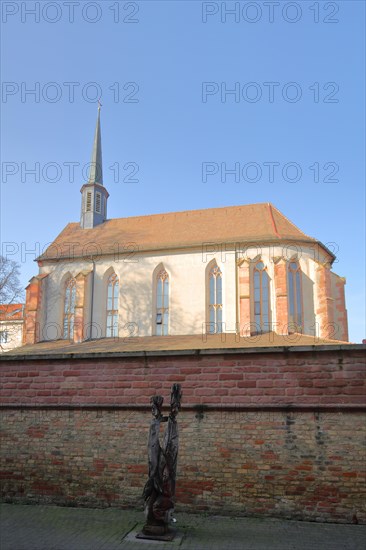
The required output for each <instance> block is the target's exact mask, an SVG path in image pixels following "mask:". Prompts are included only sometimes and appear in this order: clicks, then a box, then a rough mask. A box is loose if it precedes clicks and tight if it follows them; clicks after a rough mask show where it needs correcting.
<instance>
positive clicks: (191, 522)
mask: <svg viewBox="0 0 366 550" xmlns="http://www.w3.org/2000/svg"><path fill="white" fill-rule="evenodd" d="M177 520H178V522H177V524H176V527H177V529H178V532H179V538H178V539H177V540H175V541H173V542H172V543H169V542H150V541H142V540H139V539H136V538H135V536H134V533H135V532H137V531H138V530H139V529H140V528H141V524H142V522H143V514H142V512H141V511H138V510H121V509H118V508H104V509H89V508H66V507H57V506H38V505H20V504H1V505H0V529H1V530H0V549H1V550H167V549H171V550H174V549H177V550H178V549H179V550H205V549H210V550H365V549H366V544H365V541H366V525H349V524H330V523H316V522H314V523H311V522H300V521H287V520H282V519H274V518H252V517H251V518H246V517H227V516H212V515H211V516H210V515H198V514H186V513H182V514H178V515H177Z"/></svg>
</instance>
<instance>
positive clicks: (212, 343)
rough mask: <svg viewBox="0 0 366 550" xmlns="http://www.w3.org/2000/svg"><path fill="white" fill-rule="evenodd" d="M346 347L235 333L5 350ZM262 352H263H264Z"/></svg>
mask: <svg viewBox="0 0 366 550" xmlns="http://www.w3.org/2000/svg"><path fill="white" fill-rule="evenodd" d="M340 345H342V346H350V345H351V344H350V343H349V342H343V341H340V340H330V339H325V338H317V337H314V336H307V335H305V334H291V335H289V336H281V335H279V334H276V333H274V332H269V333H266V334H262V335H257V336H250V337H241V338H239V337H238V336H237V335H235V334H231V333H228V334H210V335H199V334H196V335H187V336H139V337H131V338H128V337H127V338H100V339H98V340H88V341H86V342H81V343H79V344H74V343H70V342H69V341H68V340H52V341H48V342H40V343H38V344H33V345H27V346H22V347H20V348H16V349H14V350H11V351H9V352H8V353H7V354H6V355H7V356H8V357H9V356H10V355H11V356H13V355H14V356H34V355H37V356H45V355H47V356H48V355H50V356H51V355H52V356H54V355H64V354H66V355H72V356H73V357H76V356H78V355H84V354H88V355H89V354H91V355H94V354H113V353H134V352H140V353H142V352H152V353H154V354H157V353H159V352H164V353H165V352H174V351H182V352H183V351H190V350H191V351H192V350H210V349H212V350H214V349H216V350H220V349H223V350H227V349H236V350H238V351H240V350H241V349H242V350H247V351H250V350H255V349H262V348H267V349H269V348H301V347H304V346H305V347H318V346H340ZM264 351H266V349H264Z"/></svg>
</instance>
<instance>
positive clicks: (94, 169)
mask: <svg viewBox="0 0 366 550" xmlns="http://www.w3.org/2000/svg"><path fill="white" fill-rule="evenodd" d="M100 108H101V103H100V101H98V116H97V125H96V127H95V134H94V143H93V152H92V158H91V163H90V173H89V180H88V183H84V185H83V186H82V188H81V190H80V192H81V195H82V199H81V216H80V225H81V227H82V228H83V229H92V228H93V227H95V226H96V225H100V224H101V223H104V222H105V221H106V219H107V199H108V197H109V193H108V191H107V189H106V188H105V187H104V186H103V166H102V136H101V131H100Z"/></svg>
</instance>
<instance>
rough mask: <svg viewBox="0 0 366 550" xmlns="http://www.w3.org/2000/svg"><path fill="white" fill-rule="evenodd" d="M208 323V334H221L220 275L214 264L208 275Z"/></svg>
mask: <svg viewBox="0 0 366 550" xmlns="http://www.w3.org/2000/svg"><path fill="white" fill-rule="evenodd" d="M208 285H209V300H208V321H209V330H208V332H209V333H210V334H215V333H221V332H222V273H221V270H220V268H219V267H218V266H217V264H215V265H214V266H213V267H212V268H211V269H210V273H209V281H208Z"/></svg>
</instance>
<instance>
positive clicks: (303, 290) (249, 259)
mask: <svg viewBox="0 0 366 550" xmlns="http://www.w3.org/2000/svg"><path fill="white" fill-rule="evenodd" d="M108 198H109V193H108V191H107V189H106V187H105V186H104V182H103V169H102V144H101V125H100V107H99V108H98V117H97V124H96V130H95V137H94V144H93V151H92V160H91V169H90V176H89V181H88V182H87V183H85V184H84V185H83V186H82V188H81V213H80V221H79V222H73V223H69V224H68V225H67V226H66V227H65V229H64V230H63V231H62V232H61V233H60V234H59V235H58V237H56V239H55V240H54V242H53V243H52V244H51V245H50V246H49V247H48V249H47V250H46V251H45V252H44V253H43V254H42V255H41V256H40V257H39V258H38V260H37V261H38V266H39V273H38V275H36V276H34V277H33V278H32V279H31V280H30V283H29V285H28V286H27V289H26V306H25V327H24V337H23V343H24V344H36V343H37V342H42V341H51V340H52V341H53V340H62V339H63V340H68V341H71V342H74V343H79V342H83V341H85V340H94V339H100V338H117V337H119V338H121V337H123V338H125V337H129V336H137V337H140V336H144V337H148V336H159V337H162V338H164V337H166V336H183V335H203V334H217V333H231V334H235V335H237V336H238V337H239V338H249V337H252V336H253V335H257V336H258V335H261V334H265V333H275V334H277V335H283V336H285V335H289V334H295V333H299V334H302V335H309V336H313V337H318V338H324V339H330V340H337V341H343V342H347V341H348V330H347V311H346V307H345V293H344V286H345V279H344V278H342V277H339V276H338V275H336V274H335V273H334V272H333V271H332V270H331V267H332V263H333V262H334V260H335V256H334V255H333V253H332V252H331V251H330V250H329V249H328V248H327V247H326V246H325V245H324V244H322V243H321V242H320V241H318V240H317V239H315V238H313V237H309V236H308V235H306V234H305V233H303V232H302V231H301V230H300V229H299V228H297V227H296V226H295V225H294V224H293V223H292V222H291V221H290V220H289V219H287V218H286V216H285V215H284V214H282V213H281V212H280V211H279V210H277V208H276V207H275V206H274V205H272V204H270V203H261V204H249V205H243V206H231V207H224V208H209V209H204V210H192V211H185V212H170V213H167V214H154V215H149V216H137V217H129V218H117V219H108V218H107V203H108Z"/></svg>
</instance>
